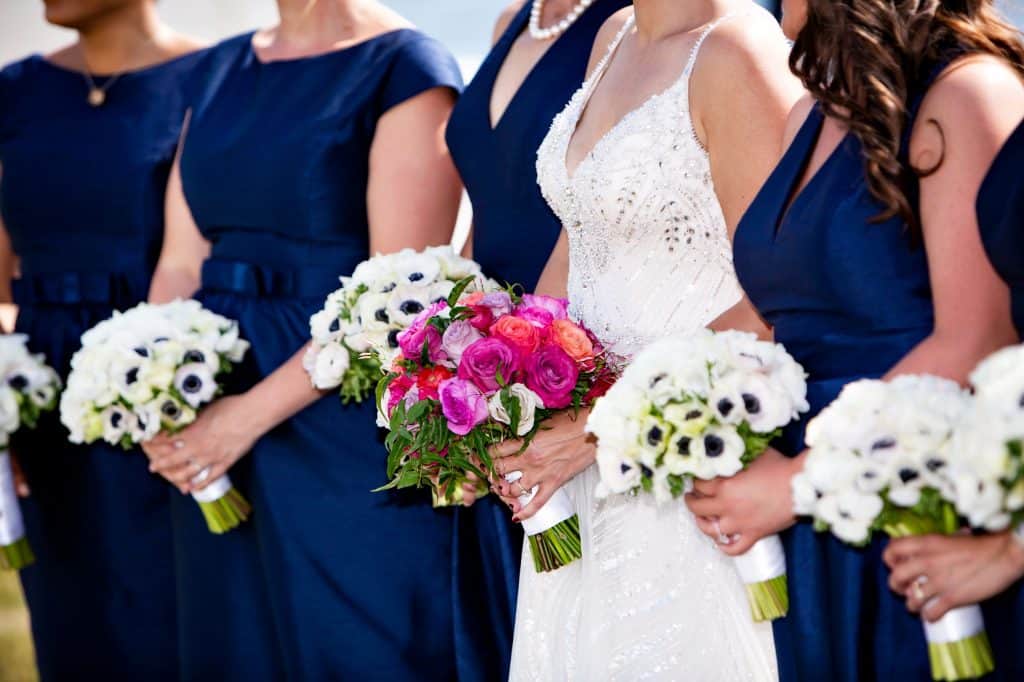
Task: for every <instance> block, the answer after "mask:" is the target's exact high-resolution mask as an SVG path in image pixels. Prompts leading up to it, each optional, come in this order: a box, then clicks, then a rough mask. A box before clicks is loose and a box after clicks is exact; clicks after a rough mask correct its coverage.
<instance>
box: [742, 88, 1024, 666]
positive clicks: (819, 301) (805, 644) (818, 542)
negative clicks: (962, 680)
mask: <svg viewBox="0 0 1024 682" xmlns="http://www.w3.org/2000/svg"><path fill="white" fill-rule="evenodd" d="M918 101H919V100H918ZM824 120H825V117H824V115H823V113H822V112H821V110H820V108H818V107H817V106H815V107H814V109H813V110H812V111H811V113H810V114H809V115H808V117H807V120H806V122H805V123H804V124H803V127H802V128H801V129H800V131H799V133H798V134H797V136H796V138H795V140H794V141H793V143H792V145H791V146H790V148H789V149H788V151H787V152H786V153H785V155H784V156H783V158H782V160H781V162H780V163H779V165H778V167H777V168H776V169H775V171H774V172H773V173H772V175H771V176H770V177H769V179H768V181H767V182H766V183H765V185H764V187H763V188H762V189H761V191H760V193H759V194H758V195H757V197H756V198H755V200H754V202H753V203H752V204H751V206H750V208H749V210H748V211H747V214H746V215H745V216H744V218H743V220H742V221H741V222H740V225H739V227H738V229H737V232H736V237H735V242H734V262H735V265H736V272H737V275H738V276H739V279H740V283H741V284H742V285H743V289H744V291H745V292H746V293H747V295H748V296H749V297H750V300H751V301H752V302H753V304H754V306H755V307H756V308H757V310H758V311H759V312H760V314H761V315H762V316H763V317H764V319H765V320H767V321H768V323H769V324H771V325H772V326H773V327H774V330H775V340H776V341H778V342H779V343H781V344H783V345H784V346H785V347H786V349H787V350H788V351H789V352H790V353H792V355H793V357H794V358H796V360H797V361H798V362H800V363H801V364H802V365H803V366H804V368H805V369H806V370H807V372H808V374H809V379H808V401H809V402H810V405H811V410H810V413H809V414H808V415H806V416H805V418H804V419H803V420H801V421H800V422H799V423H796V424H794V425H792V426H791V427H790V428H788V429H786V431H785V433H784V435H783V437H782V438H781V439H780V441H779V442H778V443H777V444H776V445H777V447H778V448H779V449H780V450H781V451H782V452H783V453H784V454H787V455H797V454H799V453H800V452H801V451H802V450H803V449H804V442H803V435H804V433H803V432H804V428H805V426H806V424H807V421H808V420H809V419H811V418H812V417H813V416H814V415H816V414H817V413H818V412H819V411H820V410H821V409H822V408H823V407H825V406H826V405H828V403H830V402H831V401H832V400H834V399H835V398H836V397H837V396H838V394H839V391H840V390H841V389H842V387H843V386H844V385H845V384H847V383H850V382H852V381H855V380H858V379H864V378H871V379H875V378H880V377H882V376H883V375H884V374H886V373H887V372H888V371H889V370H890V369H891V368H892V367H893V366H894V365H896V364H897V363H898V362H899V361H900V360H901V359H902V358H903V357H904V356H905V355H906V354H907V353H908V352H910V351H911V350H912V349H913V348H914V346H916V345H917V344H918V343H919V342H921V341H922V340H924V339H925V338H926V337H927V336H928V335H929V334H930V333H931V331H932V328H933V304H932V294H931V289H930V285H929V280H928V262H927V258H926V254H925V250H924V248H923V247H922V246H920V244H918V245H915V244H913V243H912V241H913V240H912V238H911V236H910V235H909V232H908V230H907V229H906V226H905V224H904V223H903V221H901V220H899V219H897V218H894V219H891V220H888V221H885V222H883V223H878V224H873V223H871V222H870V221H871V219H872V218H873V217H874V216H876V215H878V214H879V213H881V211H882V206H881V204H880V203H879V202H877V201H876V200H875V198H874V197H872V195H871V194H870V192H869V191H868V188H867V184H866V182H865V178H864V161H863V152H862V149H861V145H860V143H859V141H858V140H857V139H856V137H854V136H853V135H847V136H846V138H845V139H844V140H843V141H842V142H841V144H840V145H839V146H838V148H837V149H836V150H835V151H834V152H833V154H832V155H831V156H830V157H829V158H828V160H827V161H826V162H825V164H824V165H823V166H822V168H821V169H820V170H819V171H818V172H817V173H816V174H815V175H814V177H813V178H811V179H810V181H809V183H808V184H807V185H806V187H805V188H804V189H803V190H802V191H801V192H800V193H799V194H798V195H796V197H795V198H794V199H793V201H792V204H791V206H790V207H789V209H788V211H786V209H785V202H786V201H787V198H788V197H790V196H791V195H792V192H793V190H794V189H795V187H796V186H797V183H798V182H799V181H800V179H801V177H802V176H803V174H804V171H805V169H806V167H807V163H808V160H809V158H810V155H811V152H812V151H813V149H814V147H815V144H816V142H817V140H818V137H819V134H820V132H821V128H822V124H823V123H824ZM908 129H910V126H908ZM782 537H783V542H784V544H785V548H786V560H787V562H788V567H789V570H788V574H789V582H790V585H789V594H790V600H791V602H790V611H789V615H788V616H787V617H786V618H784V619H781V620H778V621H776V622H775V641H776V651H777V655H778V659H779V670H780V676H781V678H782V679H783V680H786V681H791V682H796V681H798V680H826V679H827V680H834V681H836V682H863V681H867V680H928V679H930V667H929V662H928V648H927V645H926V642H925V639H924V632H923V628H922V625H921V621H920V618H919V617H918V616H917V615H914V614H912V613H910V612H909V611H907V609H906V606H905V604H904V600H903V599H902V598H901V597H900V596H898V595H897V594H895V593H893V592H892V591H891V590H890V589H889V586H888V579H889V571H888V569H887V567H886V566H885V564H884V563H883V562H882V559H881V553H882V550H883V549H884V547H885V544H886V542H887V541H886V539H885V538H884V537H879V538H876V539H875V540H874V541H873V542H872V543H871V544H870V545H868V546H867V547H866V548H864V549H857V548H853V547H850V546H848V545H845V544H843V543H841V542H840V541H839V540H837V539H835V538H834V537H833V536H832V535H831V534H829V533H816V532H815V531H814V529H813V527H812V526H811V524H810V523H808V522H806V521H801V522H800V523H798V524H796V525H795V526H794V527H793V528H791V529H790V530H788V531H786V532H784V533H783V534H782ZM986 622H987V625H988V628H989V634H990V635H997V633H999V632H1000V631H1001V629H1002V628H1001V626H1002V622H1001V621H1000V619H999V618H998V617H993V614H988V619H987V621H986ZM1017 636H1018V638H1019V633H1018V635H1017ZM1007 664H1008V662H1007V661H1004V660H1003V659H1002V658H999V653H997V662H996V666H997V673H996V675H1002V676H1004V677H1003V679H1020V678H1019V677H1016V678H1015V677H1014V676H1013V674H1012V673H1011V667H1010V666H1009V665H1007ZM996 679H999V678H998V677H997V678H996Z"/></svg>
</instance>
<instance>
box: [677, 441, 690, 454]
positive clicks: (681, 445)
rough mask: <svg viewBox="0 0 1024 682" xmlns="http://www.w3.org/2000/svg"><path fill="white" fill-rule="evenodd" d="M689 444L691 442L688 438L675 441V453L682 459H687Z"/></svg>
mask: <svg viewBox="0 0 1024 682" xmlns="http://www.w3.org/2000/svg"><path fill="white" fill-rule="evenodd" d="M690 442H691V440H690V437H689V436H683V437H682V438H680V439H679V440H677V441H676V452H678V453H679V454H680V455H682V456H683V457H689V456H690Z"/></svg>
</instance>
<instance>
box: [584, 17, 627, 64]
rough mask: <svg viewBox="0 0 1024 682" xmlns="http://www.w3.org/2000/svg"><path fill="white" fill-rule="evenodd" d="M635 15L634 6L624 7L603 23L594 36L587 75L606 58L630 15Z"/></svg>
mask: <svg viewBox="0 0 1024 682" xmlns="http://www.w3.org/2000/svg"><path fill="white" fill-rule="evenodd" d="M632 16H633V8H632V7H624V8H622V9H620V10H619V11H618V12H616V13H615V14H613V15H611V16H610V17H608V19H606V20H605V22H604V23H603V24H602V25H601V28H600V30H598V32H597V35H596V36H595V37H594V47H593V49H592V50H591V51H590V63H589V64H588V65H587V75H588V76H589V75H590V73H591V72H593V70H594V69H595V68H597V65H598V64H599V63H600V62H601V60H602V59H604V56H605V55H606V54H608V48H609V47H610V46H611V44H612V41H613V40H615V37H616V36H617V35H619V32H620V31H621V30H622V27H623V26H625V25H626V22H627V21H629V19H630V17H632Z"/></svg>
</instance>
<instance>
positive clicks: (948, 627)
mask: <svg viewBox="0 0 1024 682" xmlns="http://www.w3.org/2000/svg"><path fill="white" fill-rule="evenodd" d="M921 622H922V623H924V635H925V638H926V639H927V640H928V642H929V643H930V644H948V643H950V642H959V641H961V640H964V639H967V638H968V637H973V636H974V635H977V634H979V633H981V632H984V630H985V621H984V619H983V618H982V615H981V607H980V606H978V605H976V604H975V605H973V606H961V607H960V608H958V609H953V610H952V611H950V612H949V613H947V614H946V615H945V616H943V617H942V618H939V619H938V620H937V621H935V622H934V623H929V622H928V621H926V620H924V619H922V620H921Z"/></svg>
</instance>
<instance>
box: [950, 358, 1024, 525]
mask: <svg viewBox="0 0 1024 682" xmlns="http://www.w3.org/2000/svg"><path fill="white" fill-rule="evenodd" d="M971 384H973V386H974V391H975V400H974V404H973V406H972V409H971V411H970V413H969V414H968V416H967V418H966V419H964V420H963V423H962V424H961V426H960V428H958V429H957V433H956V435H955V437H954V448H955V449H956V451H957V452H960V453H963V457H960V458H959V459H958V461H957V462H956V466H955V475H954V476H953V484H954V486H955V487H956V505H957V510H958V511H959V512H960V514H961V515H963V516H964V518H966V519H967V521H968V523H970V525H971V526H973V527H974V528H978V529H982V530H987V531H1002V530H1005V529H1006V528H1007V527H1009V526H1011V525H1014V524H1020V523H1021V522H1022V521H1024V346H1012V347H1010V348H1006V349H1004V350H1001V351H999V352H997V353H995V354H994V355H992V356H990V357H989V358H988V359H987V360H985V361H984V362H982V363H981V364H980V365H978V368H977V369H976V370H975V371H974V372H973V373H972V374H971Z"/></svg>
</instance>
